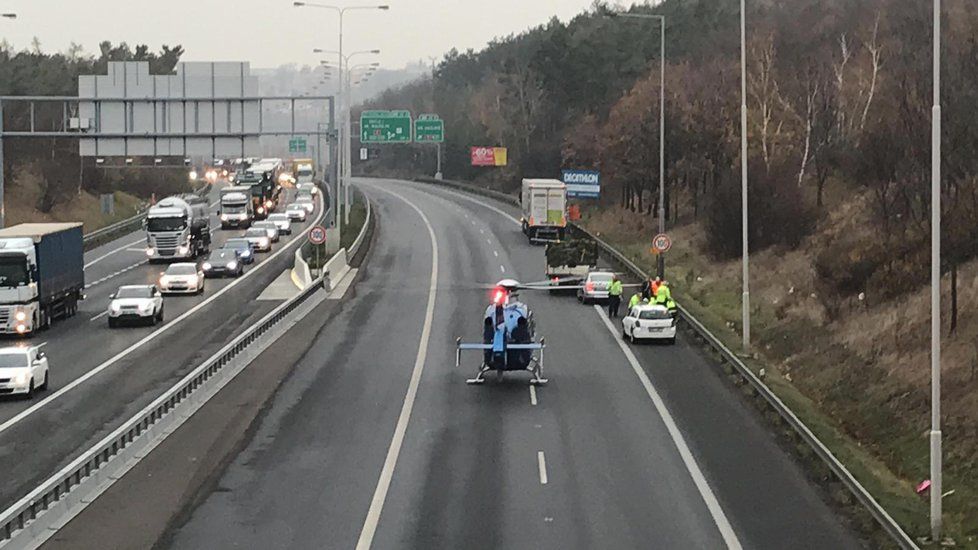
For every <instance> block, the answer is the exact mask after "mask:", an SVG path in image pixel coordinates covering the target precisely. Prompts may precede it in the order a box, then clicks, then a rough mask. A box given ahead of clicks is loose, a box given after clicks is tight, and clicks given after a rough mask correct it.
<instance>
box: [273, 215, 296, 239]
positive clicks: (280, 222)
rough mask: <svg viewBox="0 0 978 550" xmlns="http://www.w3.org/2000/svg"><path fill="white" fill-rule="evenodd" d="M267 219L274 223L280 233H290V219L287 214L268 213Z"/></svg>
mask: <svg viewBox="0 0 978 550" xmlns="http://www.w3.org/2000/svg"><path fill="white" fill-rule="evenodd" d="M268 221H269V222H270V223H274V224H275V227H277V228H278V232H279V233H281V234H282V235H291V234H292V220H290V219H289V215H288V214H269V215H268Z"/></svg>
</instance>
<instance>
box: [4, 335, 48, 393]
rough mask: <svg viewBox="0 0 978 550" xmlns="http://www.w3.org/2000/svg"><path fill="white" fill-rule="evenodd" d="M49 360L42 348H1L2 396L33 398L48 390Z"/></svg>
mask: <svg viewBox="0 0 978 550" xmlns="http://www.w3.org/2000/svg"><path fill="white" fill-rule="evenodd" d="M48 382H49V379H48V358H47V356H46V355H45V354H44V352H43V351H41V346H24V347H10V348H0V395H17V394H20V395H24V396H26V397H31V396H32V395H33V394H34V390H40V391H43V390H46V389H48Z"/></svg>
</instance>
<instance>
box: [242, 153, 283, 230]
mask: <svg viewBox="0 0 978 550" xmlns="http://www.w3.org/2000/svg"><path fill="white" fill-rule="evenodd" d="M281 173H282V170H281V162H279V163H278V164H268V163H258V164H255V165H252V166H251V168H249V169H248V170H246V171H245V174H244V176H242V177H241V178H239V179H238V182H239V183H240V184H241V185H246V186H248V187H250V188H251V202H252V209H253V210H254V218H255V219H256V220H264V219H265V218H267V217H268V214H269V213H271V212H273V211H274V210H275V208H276V206H278V200H279V195H280V194H281V191H282V186H281V185H279V184H278V182H277V179H278V175H279V174H281Z"/></svg>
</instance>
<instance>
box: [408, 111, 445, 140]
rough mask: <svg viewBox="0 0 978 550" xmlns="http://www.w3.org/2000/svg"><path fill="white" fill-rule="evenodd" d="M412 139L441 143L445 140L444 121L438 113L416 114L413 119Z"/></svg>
mask: <svg viewBox="0 0 978 550" xmlns="http://www.w3.org/2000/svg"><path fill="white" fill-rule="evenodd" d="M414 141H416V142H418V143H443V142H444V141H445V121H444V120H442V119H440V118H438V115H430V114H425V115H418V120H415V121H414Z"/></svg>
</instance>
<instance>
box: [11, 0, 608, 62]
mask: <svg viewBox="0 0 978 550" xmlns="http://www.w3.org/2000/svg"><path fill="white" fill-rule="evenodd" d="M321 3H332V4H336V5H339V6H352V5H364V4H369V3H370V2H369V0H368V1H367V2H363V1H344V0H325V1H323V2H321ZM379 3H387V4H389V5H390V10H389V11H386V12H384V11H352V12H347V15H346V17H345V19H344V27H345V29H344V31H345V35H346V38H345V41H344V48H345V49H346V51H347V52H351V51H355V50H362V49H374V48H379V49H380V50H382V53H381V55H380V59H379V61H380V62H381V63H383V65H384V66H385V67H389V68H400V67H403V66H404V65H405V64H407V63H409V62H414V61H418V60H423V61H424V62H425V63H428V62H429V57H432V56H434V57H437V58H441V56H442V55H443V54H444V53H445V52H447V51H448V50H450V49H451V48H453V47H455V48H458V49H459V50H464V49H467V48H475V49H479V48H481V47H482V46H484V45H485V44H486V43H487V42H488V41H489V40H491V39H492V38H493V37H497V36H506V35H508V34H511V33H516V32H520V31H523V30H526V29H528V28H530V27H533V26H536V25H539V24H542V23H546V22H547V21H548V20H549V19H550V18H551V17H552V16H557V17H559V18H560V19H561V20H562V21H565V22H566V21H567V20H568V19H570V18H571V17H573V16H574V15H576V14H578V13H580V12H582V11H584V10H586V9H587V8H588V7H590V5H591V3H592V0H381V1H380V2H379ZM0 12H14V13H16V14H17V19H16V20H9V19H0V37H2V38H4V39H6V40H7V41H8V42H10V43H12V44H13V46H14V47H15V48H17V49H22V48H26V47H28V46H29V45H30V42H31V38H32V37H34V36H37V37H38V39H39V40H40V41H41V49H42V50H44V51H47V52H50V51H64V50H65V49H66V48H67V47H68V45H69V44H70V43H71V42H72V41H74V42H77V43H79V44H81V45H82V46H83V47H84V49H85V51H86V52H88V53H95V52H97V51H98V43H99V42H100V41H102V40H111V41H112V42H113V43H116V42H120V41H126V42H128V43H129V44H130V45H131V44H136V43H145V44H148V45H150V46H151V48H152V49H154V50H155V49H158V48H159V46H160V45H161V44H164V43H165V44H169V45H175V44H182V45H183V47H184V48H185V49H186V50H187V54H186V55H185V56H184V58H183V59H184V60H185V61H250V62H251V63H252V66H253V67H273V66H277V65H280V64H284V63H298V64H300V65H301V64H316V63H317V62H318V61H317V60H318V59H319V58H320V57H321V56H319V55H317V54H313V53H312V48H314V47H321V48H324V49H327V48H335V47H336V45H337V31H338V25H337V20H338V18H337V16H336V14H335V13H334V12H332V11H329V10H324V9H313V8H295V7H293V6H292V1H291V0H0Z"/></svg>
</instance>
